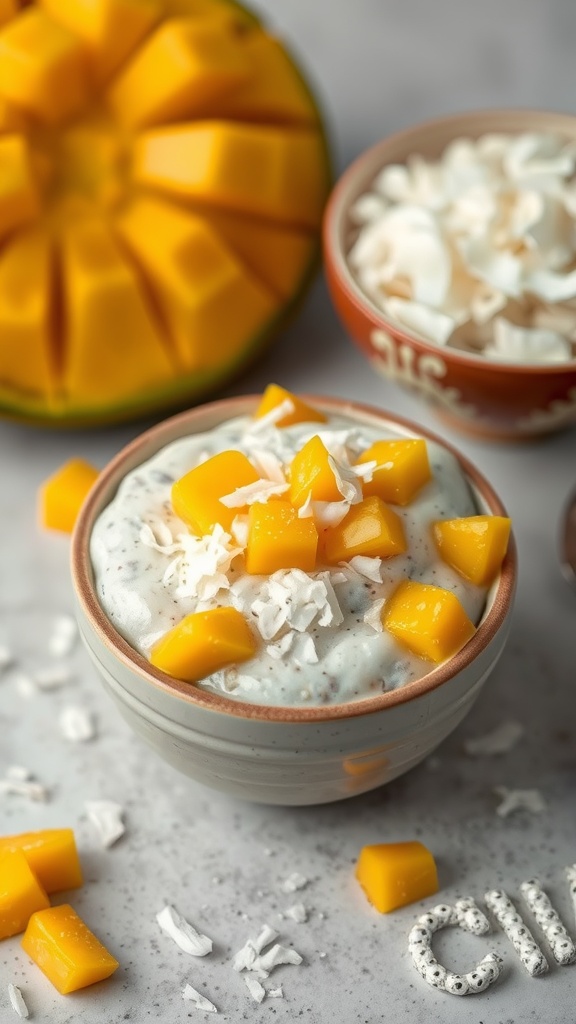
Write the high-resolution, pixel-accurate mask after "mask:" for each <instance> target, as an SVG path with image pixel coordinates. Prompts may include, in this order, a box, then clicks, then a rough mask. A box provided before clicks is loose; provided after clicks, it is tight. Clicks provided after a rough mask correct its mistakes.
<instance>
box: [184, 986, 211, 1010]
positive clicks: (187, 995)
mask: <svg viewBox="0 0 576 1024" xmlns="http://www.w3.org/2000/svg"><path fill="white" fill-rule="evenodd" d="M182 999H187V1000H189V1001H190V1002H192V1003H193V1004H194V1006H195V1007H196V1009H197V1010H202V1011H203V1013H218V1009H217V1007H216V1006H214V1003H212V1002H210V1000H209V999H207V998H206V996H203V995H201V994H200V992H198V991H197V989H195V988H193V987H192V985H186V986H185V988H184V989H183V991H182Z"/></svg>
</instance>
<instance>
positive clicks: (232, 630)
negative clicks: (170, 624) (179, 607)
mask: <svg viewBox="0 0 576 1024" xmlns="http://www.w3.org/2000/svg"><path fill="white" fill-rule="evenodd" d="M255 653H256V641H255V639H254V637H253V635H252V633H251V631H250V627H249V626H248V623H247V622H246V619H245V618H244V616H243V615H242V614H241V613H240V612H239V611H236V609H235V608H213V609H211V610H210V611H207V612H193V613H192V614H191V615H187V616H186V618H185V619H182V622H179V623H178V625H177V626H174V628H173V629H171V630H170V631H169V632H168V633H166V634H165V635H164V636H163V637H161V639H160V640H159V641H158V642H157V643H156V644H155V645H154V647H153V648H152V651H151V652H150V661H151V663H152V665H154V667H155V668H158V669H160V671H161V672H166V673H167V675H170V676H173V677H174V678H175V679H182V680H184V682H186V683H196V682H198V680H199V679H204V678H205V677H206V676H209V675H211V674H212V673H213V672H217V671H218V670H219V669H221V668H226V666H227V665H235V664H237V663H238V662H242V661H247V660H248V659H249V658H252V657H253V655H254V654H255Z"/></svg>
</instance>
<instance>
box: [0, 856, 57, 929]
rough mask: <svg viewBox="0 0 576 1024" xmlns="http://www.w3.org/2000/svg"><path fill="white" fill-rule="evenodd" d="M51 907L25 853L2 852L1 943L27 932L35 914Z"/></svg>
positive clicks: (0, 869)
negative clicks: (29, 921) (30, 919)
mask: <svg viewBox="0 0 576 1024" xmlns="http://www.w3.org/2000/svg"><path fill="white" fill-rule="evenodd" d="M49 906H50V900H49V899H48V897H47V895H46V892H45V890H44V889H43V888H42V886H41V885H40V882H39V881H38V879H37V878H36V875H35V874H34V872H33V871H32V868H31V867H30V865H29V863H28V861H27V860H26V857H25V856H24V854H23V853H22V850H3V851H1V852H0V939H7V938H8V937H9V936H10V935H17V934H18V932H23V931H24V929H25V927H26V925H27V924H28V920H29V918H30V915H31V914H33V913H34V911H35V910H43V909H44V908H45V907H49Z"/></svg>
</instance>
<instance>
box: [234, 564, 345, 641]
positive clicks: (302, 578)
mask: <svg viewBox="0 0 576 1024" xmlns="http://www.w3.org/2000/svg"><path fill="white" fill-rule="evenodd" d="M251 611H252V614H253V615H254V617H255V620H256V625H257V627H258V630H259V631H260V634H261V636H262V638H263V639H264V640H273V639H274V638H275V637H276V636H277V635H278V634H279V633H280V632H281V630H283V629H285V628H286V627H288V628H290V629H292V630H296V631H297V632H299V633H304V632H305V631H306V630H307V629H309V628H310V626H311V625H312V623H313V622H316V623H317V624H318V625H319V626H337V625H339V624H340V623H341V622H342V620H343V616H342V611H341V609H340V605H339V604H338V599H337V597H336V594H335V593H334V588H333V586H332V583H331V580H330V573H329V572H320V573H316V574H315V575H314V576H309V575H308V574H307V573H305V572H303V571H302V570H301V569H280V570H279V571H278V572H275V573H273V574H272V575H271V576H270V577H269V579H268V580H266V581H265V582H264V583H263V585H262V587H261V590H260V596H259V597H258V598H256V600H255V601H253V603H252V606H251Z"/></svg>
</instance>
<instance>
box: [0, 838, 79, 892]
mask: <svg viewBox="0 0 576 1024" xmlns="http://www.w3.org/2000/svg"><path fill="white" fill-rule="evenodd" d="M13 850H20V851H21V852H22V853H23V854H24V856H25V857H26V860H27V861H28V864H29V865H30V868H31V869H32V871H33V872H34V874H35V875H36V878H37V879H38V881H39V882H40V884H41V886H42V888H43V889H44V890H45V891H46V892H47V893H51V892H60V891H61V890H62V889H77V888H78V887H79V886H81V885H82V881H83V880H82V869H81V867H80V860H79V859H78V850H77V849H76V840H75V839H74V833H73V831H72V829H71V828H50V829H43V830H42V831H40V832H23V833H21V834H20V835H15V836H0V857H1V856H2V854H3V853H4V852H11V851H13Z"/></svg>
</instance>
